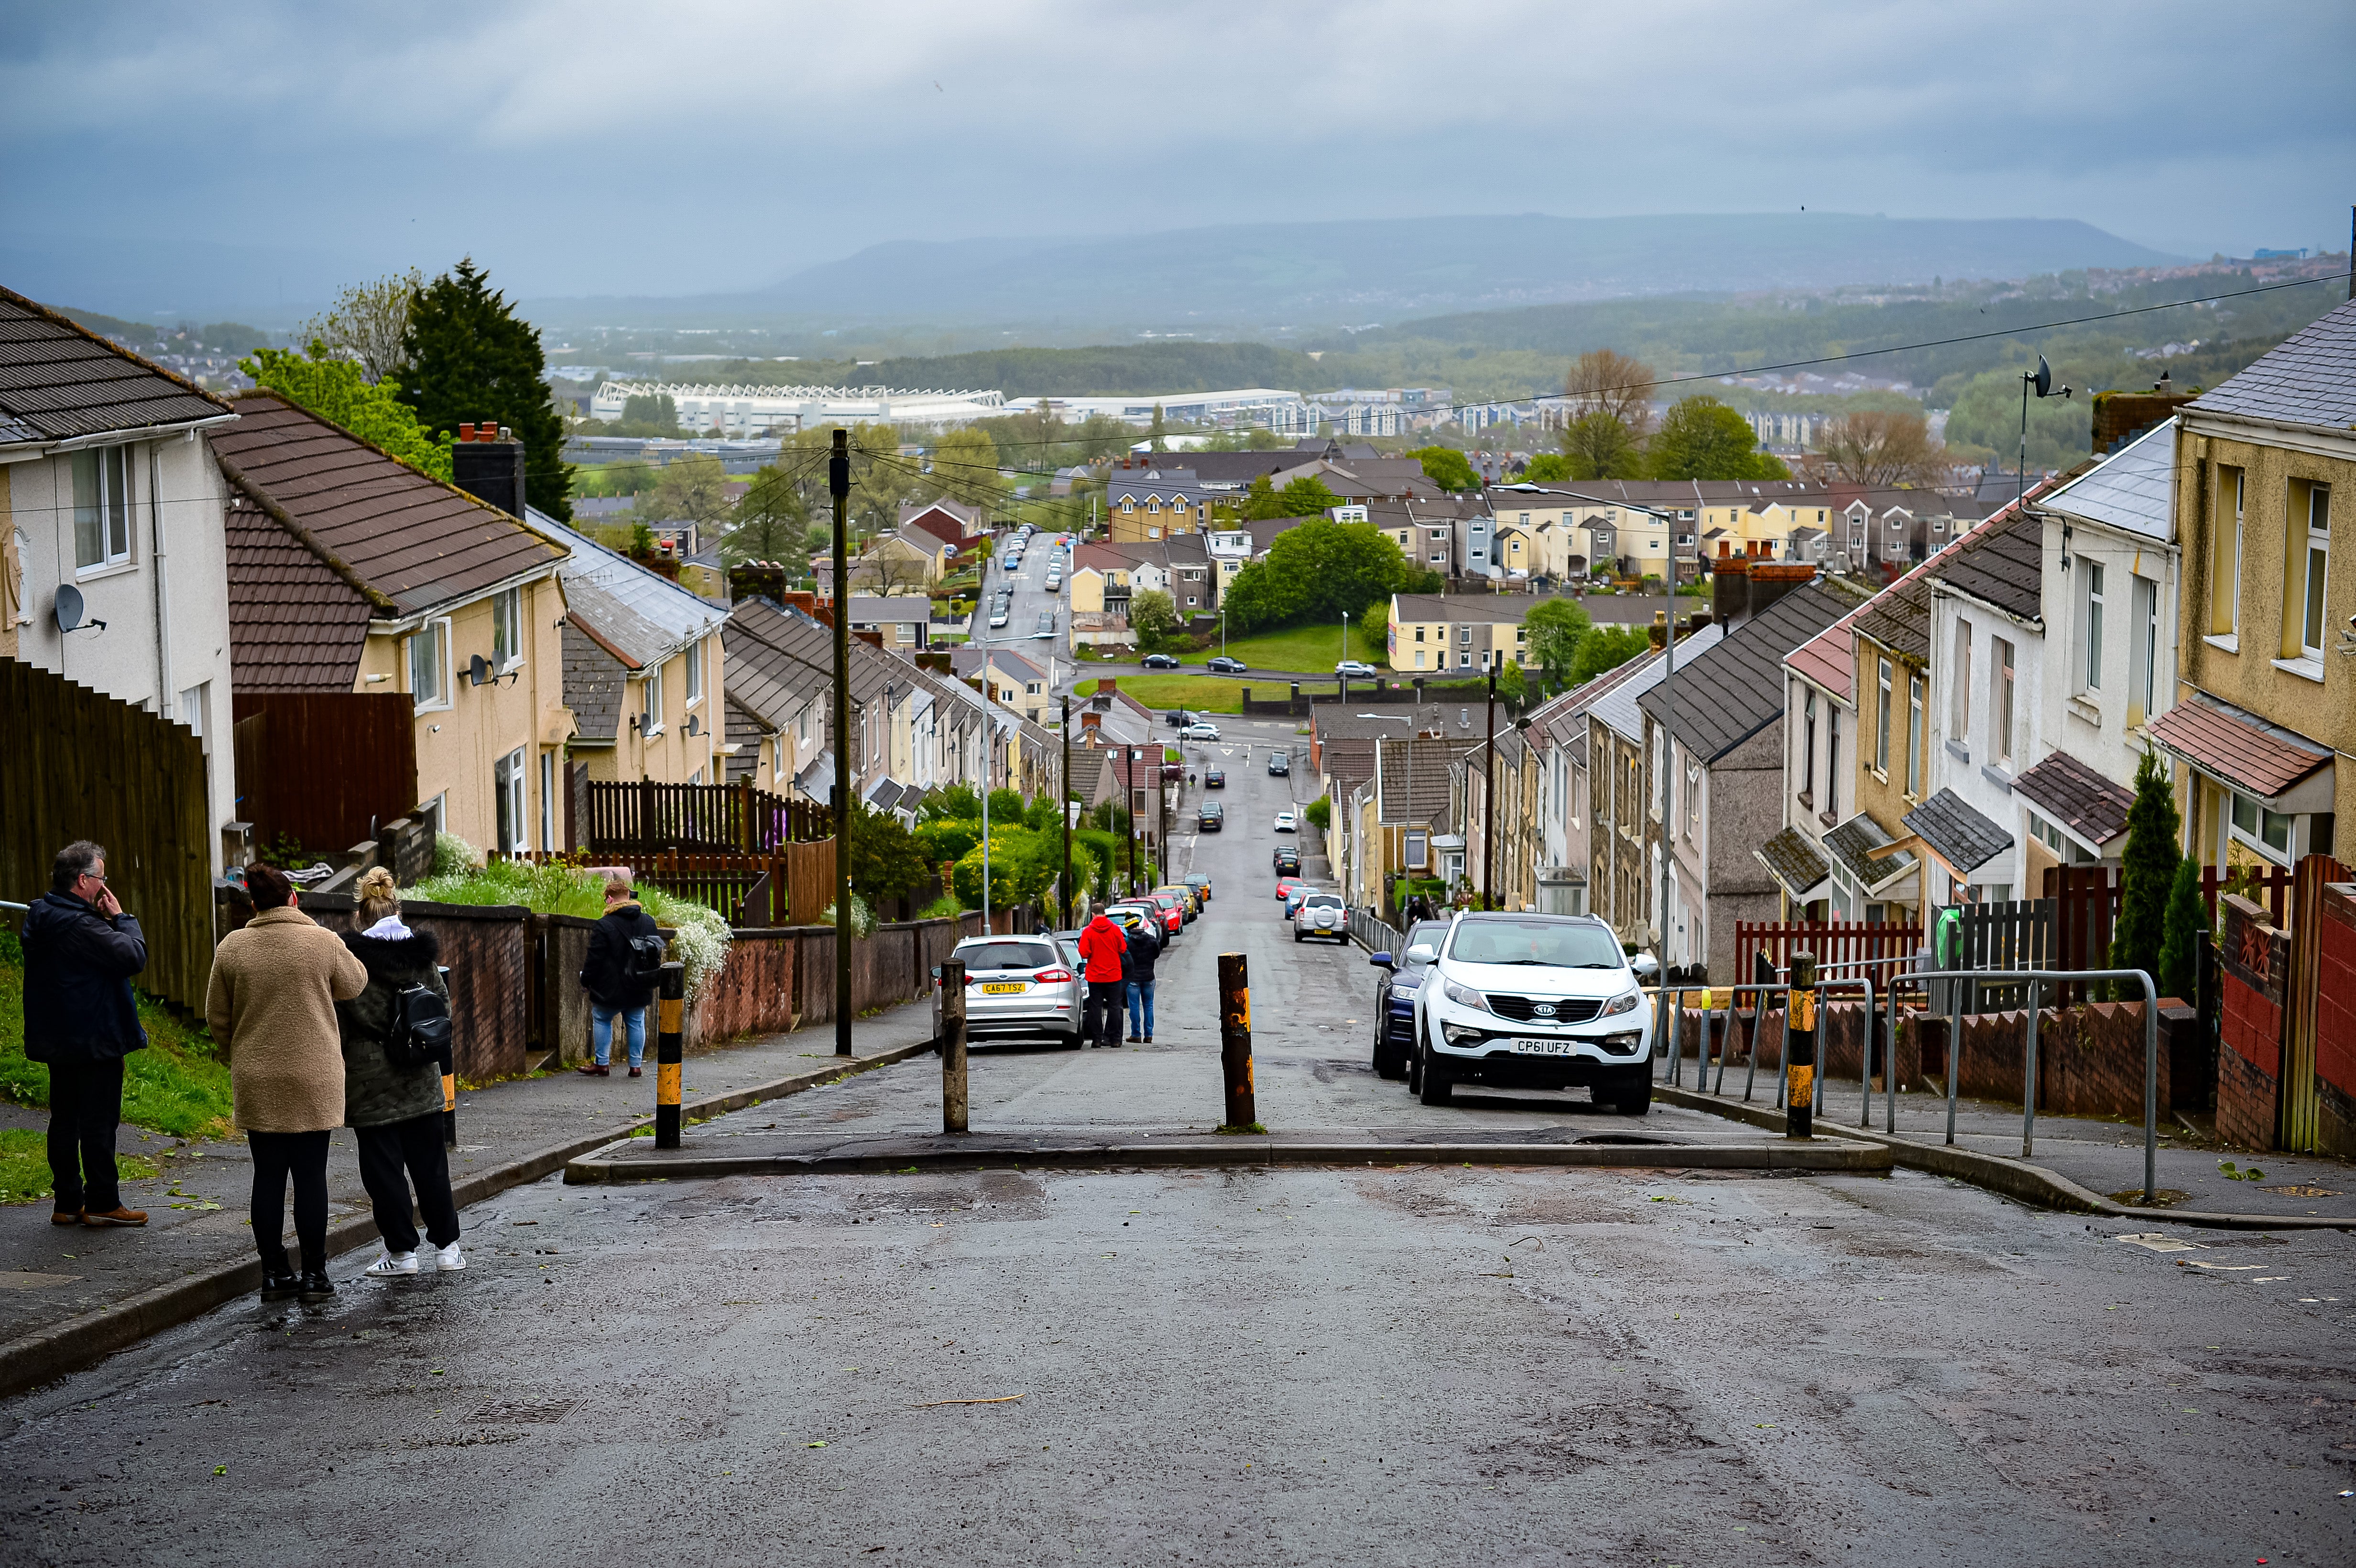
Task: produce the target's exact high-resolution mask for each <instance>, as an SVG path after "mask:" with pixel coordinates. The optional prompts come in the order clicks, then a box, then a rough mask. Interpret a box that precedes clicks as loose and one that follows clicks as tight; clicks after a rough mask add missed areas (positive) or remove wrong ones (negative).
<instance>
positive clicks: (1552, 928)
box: [1408, 912, 1653, 1116]
mask: <svg viewBox="0 0 2356 1568" xmlns="http://www.w3.org/2000/svg"><path fill="white" fill-rule="evenodd" d="M1429 962H1430V970H1429V972H1428V973H1427V974H1426V975H1425V976H1424V978H1423V982H1422V984H1421V985H1419V986H1418V987H1416V997H1415V1042H1416V1043H1415V1051H1414V1054H1413V1055H1412V1056H1411V1057H1410V1058H1409V1059H1408V1086H1409V1087H1410V1088H1412V1089H1413V1090H1414V1091H1415V1093H1416V1094H1417V1096H1418V1098H1419V1099H1421V1100H1422V1101H1423V1103H1424V1104H1427V1105H1444V1104H1448V1099H1449V1095H1450V1093H1451V1091H1452V1090H1453V1089H1454V1087H1455V1085H1457V1084H1459V1083H1482V1084H1487V1085H1491V1086H1494V1087H1499V1088H1513V1089H1569V1088H1579V1087H1583V1088H1586V1089H1589V1090H1590V1091H1591V1092H1592V1093H1593V1094H1594V1096H1595V1102H1596V1104H1599V1105H1609V1106H1612V1108H1614V1109H1616V1110H1618V1111H1619V1112H1620V1113H1621V1114H1622V1115H1631V1116H1641V1115H1644V1113H1645V1112H1646V1111H1647V1110H1649V1109H1650V1108H1651V1106H1652V1104H1653V1069H1652V1060H1651V1053H1650V1051H1648V1050H1647V1047H1648V1046H1649V1045H1650V1043H1651V1040H1652V1013H1651V1009H1650V1008H1646V1007H1645V1006H1644V992H1643V991H1642V990H1640V989H1639V988H1638V982H1637V977H1636V973H1635V971H1634V969H1633V967H1632V966H1631V965H1630V963H1629V960H1628V957H1627V955H1625V954H1624V953H1623V952H1622V950H1621V946H1620V938H1619V937H1618V936H1617V935H1616V934H1615V933H1613V932H1612V928H1611V927H1610V926H1609V925H1607V924H1605V923H1603V922H1602V921H1601V920H1599V919H1597V918H1595V917H1594V916H1592V915H1572V914H1508V913H1504V912H1483V913H1472V914H1464V915H1460V916H1458V917H1457V919H1456V920H1455V921H1454V923H1451V925H1450V926H1449V928H1448V934H1447V936H1446V937H1445V938H1444V939H1443V940H1442V941H1441V942H1440V944H1439V946H1438V948H1437V949H1436V951H1435V952H1434V954H1433V955H1431V957H1430V960H1429Z"/></svg>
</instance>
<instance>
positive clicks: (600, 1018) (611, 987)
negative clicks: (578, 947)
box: [581, 869, 662, 1078]
mask: <svg viewBox="0 0 2356 1568" xmlns="http://www.w3.org/2000/svg"><path fill="white" fill-rule="evenodd" d="M641 941H651V942H654V943H656V944H658V946H657V949H656V950H657V951H658V952H659V951H660V946H659V944H660V943H661V941H662V933H660V932H659V931H658V930H656V929H655V920H654V916H652V915H650V914H648V912H646V911H645V910H643V909H641V908H639V907H638V901H637V889H636V888H635V887H634V886H633V885H632V883H631V880H630V873H629V872H628V871H626V870H620V869H616V870H613V871H608V872H607V873H605V915H604V916H603V917H602V918H601V919H599V921H598V922H597V929H596V930H594V931H593V932H591V933H589V956H588V959H587V961H586V962H584V964H583V965H581V987H582V989H584V990H585V991H587V992H588V993H589V1025H590V1037H591V1040H592V1041H593V1043H594V1047H595V1051H596V1059H595V1060H594V1061H584V1062H583V1063H582V1064H581V1071H582V1072H585V1073H587V1074H589V1075H590V1076H591V1077H593V1078H605V1077H608V1076H610V1075H611V1074H612V1072H613V1068H612V1067H611V1066H610V1065H608V1060H607V1059H608V1057H609V1055H610V1053H611V1051H612V1049H613V1044H614V1020H615V1019H617V1018H618V1019H622V1020H623V1029H624V1030H625V1033H626V1036H627V1039H628V1042H629V1050H630V1076H631V1077H633V1078H636V1077H637V1076H638V1075H639V1074H640V1073H641V1072H644V1071H645V1061H646V1055H647V1004H648V1002H650V1001H652V1000H654V995H655V987H654V981H653V980H652V979H650V978H646V977H643V976H641V974H640V970H639V965H638V952H639V949H638V947H637V945H636V944H637V943H639V942H641Z"/></svg>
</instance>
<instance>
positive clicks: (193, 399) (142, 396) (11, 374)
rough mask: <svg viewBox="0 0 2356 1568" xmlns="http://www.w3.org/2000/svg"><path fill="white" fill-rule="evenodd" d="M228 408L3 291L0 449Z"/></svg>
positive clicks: (213, 414)
mask: <svg viewBox="0 0 2356 1568" xmlns="http://www.w3.org/2000/svg"><path fill="white" fill-rule="evenodd" d="M230 412H231V410H230V406H229V404H227V403H225V402H223V401H222V400H220V399H219V398H216V397H214V396H213V395H212V394H211V393H210V392H208V391H205V390H204V389H201V388H199V387H195V386H191V385H190V384H189V383H188V382H187V381H184V380H182V379H180V378H179V377H177V376H175V375H174V374H172V372H170V371H169V370H166V369H165V368H163V367H162V366H160V365H151V364H149V363H148V362H147V361H146V360H145V359H142V358H141V357H139V356H137V355H136V354H134V353H132V352H131V351H130V350H128V349H126V348H122V347H117V346H115V345H114V344H112V343H109V342H108V341H107V340H106V339H104V338H103V337H101V336H98V335H97V334H96V333H93V332H88V331H85V330H83V329H82V328H81V327H80V326H77V325H74V324H73V323H72V322H70V321H69V320H67V319H66V318H65V317H64V316H62V315H59V314H58V313H57V312H55V311H53V310H50V309H49V308H48V306H46V305H41V304H36V303H34V302H33V301H31V300H28V299H27V298H26V297H25V296H24V295H22V294H20V293H12V292H11V291H9V290H7V289H0V446H5V445H15V444H17V443H27V442H49V441H67V440H70V439H71V438H73V437H75V436H81V435H100V434H104V433H107V432H114V431H123V432H133V433H136V432H143V431H150V430H154V429H155V428H157V427H159V426H171V425H180V424H187V423H188V422H189V421H194V420H212V419H220V418H222V417H224V416H226V415H228V414H229V413H230Z"/></svg>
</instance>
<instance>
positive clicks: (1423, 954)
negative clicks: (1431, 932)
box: [1407, 942, 1440, 964]
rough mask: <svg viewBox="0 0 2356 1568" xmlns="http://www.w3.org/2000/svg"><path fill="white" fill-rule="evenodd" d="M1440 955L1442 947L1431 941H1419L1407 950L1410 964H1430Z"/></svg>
mask: <svg viewBox="0 0 2356 1568" xmlns="http://www.w3.org/2000/svg"><path fill="white" fill-rule="evenodd" d="M1439 956H1440V949H1439V948H1437V947H1434V946H1433V945H1432V944H1430V943H1429V942H1419V943H1417V944H1415V945H1414V946H1413V947H1410V948H1408V950H1407V961H1408V963H1410V964H1429V963H1430V962H1431V961H1432V960H1433V959H1435V958H1437V957H1439Z"/></svg>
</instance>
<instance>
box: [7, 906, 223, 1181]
mask: <svg viewBox="0 0 2356 1568" xmlns="http://www.w3.org/2000/svg"><path fill="white" fill-rule="evenodd" d="M139 1021H140V1022H141V1023H142V1024H143V1025H145V1027H146V1029H147V1049H146V1050H145V1051H133V1052H132V1053H131V1054H130V1055H129V1056H127V1057H124V1058H123V1120H124V1121H126V1122H129V1123H131V1124H132V1125H134V1126H140V1127H147V1128H149V1129H151V1130H153V1131H155V1132H159V1133H169V1134H171V1135H172V1136H175V1137H183V1138H219V1137H227V1136H229V1134H230V1092H229V1064H228V1063H227V1062H225V1061H222V1060H221V1059H220V1052H219V1051H217V1050H216V1049H215V1047H214V1045H213V1038H212V1035H211V1033H210V1032H209V1031H208V1030H207V1029H205V1028H204V1026H203V1025H201V1024H194V1023H190V1022H188V1021H187V1020H186V1019H182V1018H180V1017H179V1016H178V1015H177V1014H176V1013H174V1012H173V1011H172V1010H171V1009H170V1008H166V1007H165V1006H164V1005H163V1004H162V1003H160V1002H157V1001H155V1000H153V999H152V998H149V997H140V998H139ZM0 1097H5V1098H7V1099H10V1100H13V1101H15V1102H16V1104H20V1105H32V1106H35V1107H46V1106H47V1105H48V1103H49V1070H48V1067H47V1066H46V1065H45V1064H43V1063H41V1062H38V1061H27V1059H26V1056H25V961H24V950H23V949H22V948H20V947H18V946H17V944H16V933H14V932H6V933H0ZM44 1169H46V1167H45V1168H44ZM43 1179H44V1180H45V1181H46V1180H47V1178H46V1176H45V1177H44V1178H43ZM44 1190H46V1189H44Z"/></svg>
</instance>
